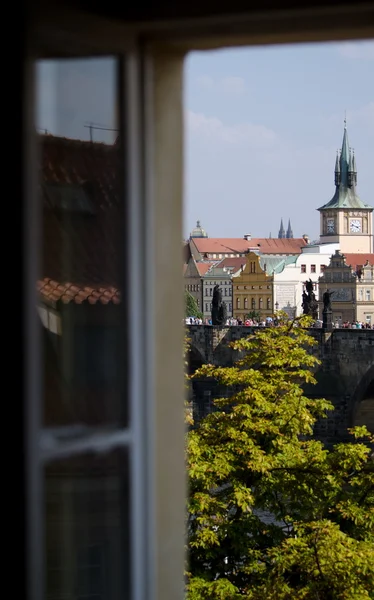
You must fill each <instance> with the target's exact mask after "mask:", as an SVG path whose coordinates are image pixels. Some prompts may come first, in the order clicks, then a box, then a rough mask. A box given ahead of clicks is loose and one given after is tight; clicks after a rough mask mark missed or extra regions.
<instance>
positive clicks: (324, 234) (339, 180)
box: [318, 123, 373, 253]
mask: <svg viewBox="0 0 374 600" xmlns="http://www.w3.org/2000/svg"><path fill="white" fill-rule="evenodd" d="M356 187H357V166H356V158H355V154H354V151H353V150H352V148H350V146H349V142H348V133H347V127H346V123H345V126H344V135H343V143H342V148H341V151H340V153H339V152H338V153H337V156H336V162H335V193H334V196H333V197H332V199H331V200H330V202H328V203H327V204H325V205H324V206H321V207H320V208H319V209H318V210H319V212H320V239H321V242H325V243H326V242H330V243H331V242H337V243H339V245H340V250H341V251H342V252H344V253H354V252H361V253H362V252H373V215H372V213H373V207H371V206H369V205H368V204H365V203H364V202H363V201H362V200H361V199H360V198H359V196H358V194H357V191H356Z"/></svg>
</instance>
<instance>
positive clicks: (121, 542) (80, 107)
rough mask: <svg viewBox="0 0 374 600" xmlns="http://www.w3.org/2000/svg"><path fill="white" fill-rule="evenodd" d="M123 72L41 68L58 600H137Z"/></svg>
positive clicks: (44, 289) (47, 449)
mask: <svg viewBox="0 0 374 600" xmlns="http://www.w3.org/2000/svg"><path fill="white" fill-rule="evenodd" d="M117 70H118V61H117V59H116V58H111V57H105V58H99V57H98V58H93V59H91V58H88V59H82V60H78V59H72V60H49V61H42V62H39V64H38V65H37V107H36V108H37V110H36V115H37V123H36V127H37V128H40V129H38V134H37V135H38V139H37V144H38V152H39V154H38V155H39V161H40V162H39V201H40V207H41V216H42V223H41V236H40V238H41V242H40V251H41V260H40V273H39V277H38V281H37V293H38V295H37V307H36V308H37V311H38V314H39V315H40V323H39V327H40V333H41V341H42V357H43V363H42V377H43V407H42V408H43V412H42V421H43V422H42V426H43V428H42V431H41V434H40V446H41V447H40V452H41V457H42V460H43V465H44V485H43V488H44V508H45V510H44V514H45V523H44V525H45V537H44V543H45V552H44V555H45V563H46V581H45V587H46V598H47V600H52V599H54V600H62V599H63V598H76V599H77V600H83V599H85V600H101V599H102V600H104V599H105V600H120V599H122V598H126V597H128V594H129V573H128V566H129V561H128V560H127V559H126V557H127V556H128V555H129V516H128V503H129V493H128V490H129V467H128V461H129V448H128V446H129V439H130V436H129V430H128V400H127V394H126V389H127V381H126V373H127V372H128V368H127V357H126V353H125V347H126V342H127V327H126V324H127V320H126V318H125V316H126V314H127V307H126V296H124V295H123V294H122V290H123V281H124V277H125V274H126V269H125V247H124V244H123V239H124V231H125V210H124V196H123V192H122V190H123V189H124V185H123V173H122V168H121V165H122V164H123V159H122V158H121V140H120V137H119V130H118V121H117V119H118V101H117V94H118V89H117ZM191 287H192V286H191V284H188V289H191Z"/></svg>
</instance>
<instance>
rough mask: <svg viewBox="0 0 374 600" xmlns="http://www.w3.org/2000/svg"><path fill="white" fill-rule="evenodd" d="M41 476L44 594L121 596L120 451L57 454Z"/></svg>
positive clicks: (124, 584) (124, 577) (125, 498)
mask: <svg viewBox="0 0 374 600" xmlns="http://www.w3.org/2000/svg"><path fill="white" fill-rule="evenodd" d="M44 477H45V483H44V505H45V514H46V522H45V544H46V558H47V564H46V583H45V586H46V590H45V591H46V594H45V597H46V598H47V599H49V598H51V599H52V598H77V599H81V600H83V599H88V598H89V599H91V600H94V599H98V600H99V599H102V600H105V599H106V598H111V599H113V600H114V599H116V600H121V598H123V597H127V594H128V589H127V588H128V573H127V569H126V561H122V560H121V558H123V557H124V556H126V555H127V553H128V540H127V537H128V529H129V523H128V505H129V488H128V460H127V453H126V451H122V450H115V451H113V452H109V453H104V454H102V455H101V454H93V453H92V454H91V453H89V454H86V453H85V454H79V455H75V456H74V455H73V456H66V457H63V456H62V457H60V458H58V459H55V460H52V461H51V462H49V463H48V464H47V465H46V467H45V470H44Z"/></svg>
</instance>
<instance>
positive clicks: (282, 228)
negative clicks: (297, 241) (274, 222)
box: [278, 219, 286, 239]
mask: <svg viewBox="0 0 374 600" xmlns="http://www.w3.org/2000/svg"><path fill="white" fill-rule="evenodd" d="M285 237H286V232H285V231H284V227H283V219H281V223H280V228H279V233H278V238H279V239H282V238H285Z"/></svg>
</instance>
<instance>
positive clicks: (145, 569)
mask: <svg viewBox="0 0 374 600" xmlns="http://www.w3.org/2000/svg"><path fill="white" fill-rule="evenodd" d="M54 8H55V7H54ZM365 10H366V12H365ZM370 10H371V9H370V6H368V7H367V8H366V9H365V7H362V6H356V5H354V4H353V3H352V5H351V6H350V7H336V8H329V7H326V8H322V7H321V8H318V7H317V8H315V9H314V8H313V9H310V8H309V9H308V10H306V11H305V12H303V10H302V9H298V10H290V11H286V10H283V9H282V14H279V11H274V12H272V11H270V10H269V12H268V13H267V14H266V13H265V12H262V13H260V12H259V13H258V14H257V13H256V12H255V10H253V9H249V10H248V14H247V16H245V15H242V14H236V15H230V16H229V17H227V16H222V17H212V18H203V19H201V20H199V19H195V20H193V19H191V20H190V21H188V20H187V21H186V20H183V19H180V20H179V22H174V23H173V22H172V21H169V23H166V22H164V23H163V24H162V26H160V24H159V23H155V24H154V25H150V24H149V23H148V24H147V23H145V24H139V23H136V24H135V25H128V24H126V25H124V24H121V23H117V22H115V21H110V20H109V19H108V20H106V19H103V18H100V17H92V16H91V15H89V14H87V13H85V14H80V13H76V12H74V11H73V14H69V11H68V10H66V9H64V12H63V14H58V10H54V11H40V14H39V15H38V19H39V21H37V22H36V25H35V26H34V25H33V29H32V30H31V27H30V28H28V31H27V33H28V35H27V39H28V40H35V43H37V44H38V47H37V48H34V47H31V48H28V53H29V56H41V55H44V56H46V53H47V54H48V52H49V57H53V56H57V55H58V53H59V52H60V55H61V56H66V54H67V52H69V53H70V54H71V55H72V56H73V55H75V56H79V57H81V56H83V55H84V54H86V55H87V56H91V55H93V54H95V53H96V54H97V55H100V54H109V53H117V52H119V53H127V59H126V64H125V66H124V69H123V82H124V83H127V84H128V87H127V88H126V86H125V88H124V89H125V93H124V94H123V106H125V122H124V127H123V129H122V132H123V133H126V137H125V140H126V150H127V152H126V154H127V157H128V163H127V165H128V175H129V177H128V181H127V190H126V195H127V197H128V199H129V206H128V211H129V221H128V233H129V239H130V240H131V243H133V244H134V246H133V247H132V252H131V253H130V254H131V257H130V259H129V263H128V267H129V277H128V279H129V281H130V285H129V302H130V308H131V319H129V323H130V327H131V329H130V345H131V365H130V369H129V371H130V373H129V374H130V388H129V392H130V398H131V401H132V421H131V425H130V428H129V431H128V432H127V433H128V434H129V435H127V441H126V442H125V443H126V444H128V445H129V446H131V447H132V448H133V450H134V452H133V455H132V476H133V485H132V509H131V510H132V514H131V523H132V524H133V540H132V549H131V558H132V561H131V563H132V578H133V586H132V594H131V600H181V599H182V598H183V597H184V586H183V568H184V544H183V541H184V511H185V493H186V486H185V475H184V423H183V410H182V407H181V406H179V403H178V402H176V401H175V398H183V361H182V359H181V355H180V350H181V348H182V343H183V329H182V327H181V328H178V327H171V328H165V326H164V314H165V306H166V305H167V306H168V319H169V320H170V321H171V322H175V323H179V322H181V318H182V315H183V284H182V277H181V268H180V260H179V256H180V244H181V239H182V199H183V107H182V80H183V56H184V54H185V53H186V52H187V51H189V50H193V49H195V50H198V49H208V48H222V47H224V46H235V45H236V46H238V45H245V44H257V45H259V44H264V43H297V42H311V41H331V40H334V39H348V38H349V37H351V38H359V37H361V38H371V37H374V22H373V19H372V13H371V12H370ZM40 19H43V22H40ZM321 23H323V26H322V25H321ZM138 39H143V40H145V41H146V40H148V41H150V40H151V41H152V43H151V44H148V43H147V44H146V46H144V43H145V42H144V41H143V45H141V44H140V43H139V42H138V41H137V40H138ZM157 40H158V41H159V42H161V44H160V45H159V46H158V45H157ZM74 46H75V47H74ZM41 48H42V49H43V52H41ZM51 48H52V50H51ZM47 49H48V50H47ZM24 64H25V69H24V83H25V92H26V93H24V94H23V100H24V114H23V115H22V122H24V123H25V131H24V136H23V140H24V143H25V149H24V150H23V149H22V152H23V160H24V171H23V181H24V197H25V203H24V205H25V210H24V213H23V235H24V241H25V252H24V256H23V266H24V269H23V272H24V274H25V275H24V276H25V279H24V290H25V294H24V296H23V297H24V315H25V329H24V332H25V337H24V339H25V343H24V348H23V349H24V352H25V356H26V361H25V371H24V382H25V383H24V398H25V419H24V423H25V424H24V428H25V430H24V434H25V450H26V451H25V456H26V465H25V466H26V479H25V506H26V509H27V515H26V518H27V539H28V551H27V567H28V568H27V573H28V576H29V578H28V580H27V585H26V586H25V587H26V589H27V591H28V597H30V598H32V600H42V599H43V597H44V595H43V590H42V587H43V584H42V577H40V574H41V573H42V572H43V570H42V567H43V564H42V563H43V556H42V547H41V540H42V539H43V535H42V532H43V509H42V506H41V498H42V491H43V485H42V481H41V473H40V468H39V460H40V449H39V447H38V434H39V432H40V423H41V401H40V400H41V373H40V368H41V361H40V344H39V343H38V325H39V323H38V317H37V312H36V311H35V306H36V300H37V298H36V290H35V281H36V279H37V274H38V264H39V259H40V255H39V253H38V245H37V243H36V240H38V239H39V238H38V231H39V229H40V215H39V214H38V198H37V194H36V187H37V186H36V177H35V175H36V158H35V157H36V156H37V153H36V152H35V149H36V145H35V139H34V134H33V126H34V123H33V114H34V101H33V100H34V91H33V86H34V71H33V66H32V64H31V63H30V62H28V61H24ZM130 167H131V168H130ZM134 248H135V249H136V251H134ZM236 256H239V254H237V255H236ZM165 264H167V265H168V268H167V269H165V268H164V266H165ZM178 281H180V293H175V290H176V282H178ZM144 289H147V292H148V293H147V294H144ZM139 298H142V301H141V302H139ZM170 298H173V302H170ZM144 315H147V319H144ZM144 373H146V374H147V377H144ZM137 436H138V437H137ZM125 437H126V436H125ZM170 448H172V452H171V451H170ZM38 540H39V542H38Z"/></svg>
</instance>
